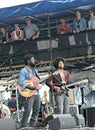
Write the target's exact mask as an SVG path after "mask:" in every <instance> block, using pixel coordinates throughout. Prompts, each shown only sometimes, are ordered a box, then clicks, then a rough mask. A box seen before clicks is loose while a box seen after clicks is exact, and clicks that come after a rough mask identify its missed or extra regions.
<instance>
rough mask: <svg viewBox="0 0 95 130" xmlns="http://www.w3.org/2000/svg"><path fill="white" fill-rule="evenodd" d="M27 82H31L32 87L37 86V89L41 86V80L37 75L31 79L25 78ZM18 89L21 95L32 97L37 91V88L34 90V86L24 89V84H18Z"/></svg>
mask: <svg viewBox="0 0 95 130" xmlns="http://www.w3.org/2000/svg"><path fill="white" fill-rule="evenodd" d="M25 82H26V83H27V85H28V84H30V85H31V86H32V87H36V88H37V90H39V89H40V88H41V86H40V85H39V83H40V82H42V81H40V80H39V79H38V78H37V77H33V78H32V79H31V80H25ZM18 91H19V93H20V94H21V96H23V97H26V98H27V97H31V96H33V95H34V93H35V92H36V90H33V89H32V88H28V87H26V88H25V89H24V90H23V88H22V86H20V85H19V86H18Z"/></svg>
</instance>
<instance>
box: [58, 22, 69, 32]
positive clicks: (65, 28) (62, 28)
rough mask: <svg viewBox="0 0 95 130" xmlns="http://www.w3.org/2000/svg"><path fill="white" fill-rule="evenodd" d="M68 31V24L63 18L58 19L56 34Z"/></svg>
mask: <svg viewBox="0 0 95 130" xmlns="http://www.w3.org/2000/svg"><path fill="white" fill-rule="evenodd" d="M68 32H70V26H69V24H67V23H66V20H65V19H61V20H60V24H59V25H58V27H57V34H66V33H68Z"/></svg>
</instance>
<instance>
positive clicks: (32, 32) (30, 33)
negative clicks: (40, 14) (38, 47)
mask: <svg viewBox="0 0 95 130" xmlns="http://www.w3.org/2000/svg"><path fill="white" fill-rule="evenodd" d="M25 22H26V26H25V28H24V31H25V36H26V39H27V40H31V39H33V40H34V39H36V38H38V37H39V34H40V30H39V28H38V27H37V25H36V24H34V23H32V22H31V18H30V17H26V18H25Z"/></svg>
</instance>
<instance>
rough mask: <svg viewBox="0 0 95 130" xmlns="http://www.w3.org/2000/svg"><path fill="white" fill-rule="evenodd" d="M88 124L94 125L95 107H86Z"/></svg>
mask: <svg viewBox="0 0 95 130" xmlns="http://www.w3.org/2000/svg"><path fill="white" fill-rule="evenodd" d="M87 119H88V126H89V127H95V107H91V108H87Z"/></svg>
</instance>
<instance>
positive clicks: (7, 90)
mask: <svg viewBox="0 0 95 130" xmlns="http://www.w3.org/2000/svg"><path fill="white" fill-rule="evenodd" d="M15 90H16V88H15V81H14V80H11V81H5V80H1V81H0V118H10V117H11V114H12V113H11V109H10V106H9V101H11V100H12V93H13V91H15ZM15 99H16V97H15Z"/></svg>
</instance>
